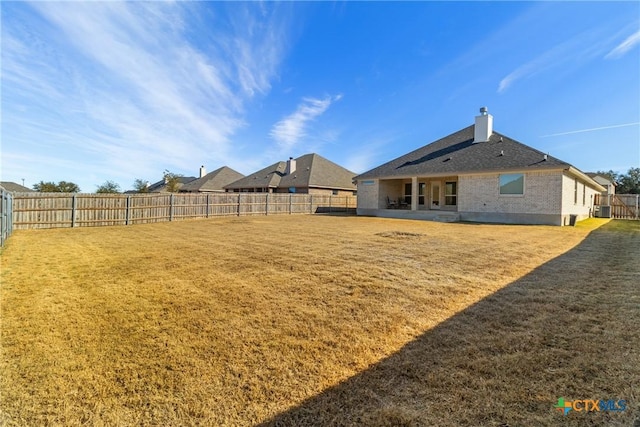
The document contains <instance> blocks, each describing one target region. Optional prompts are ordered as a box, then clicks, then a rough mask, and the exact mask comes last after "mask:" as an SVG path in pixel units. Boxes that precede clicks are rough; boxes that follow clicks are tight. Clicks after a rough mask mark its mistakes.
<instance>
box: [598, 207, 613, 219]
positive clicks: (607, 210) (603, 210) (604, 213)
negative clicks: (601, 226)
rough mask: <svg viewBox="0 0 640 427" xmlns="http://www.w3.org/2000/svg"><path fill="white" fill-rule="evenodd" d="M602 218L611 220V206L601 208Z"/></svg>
mask: <svg viewBox="0 0 640 427" xmlns="http://www.w3.org/2000/svg"><path fill="white" fill-rule="evenodd" d="M600 218H611V206H600Z"/></svg>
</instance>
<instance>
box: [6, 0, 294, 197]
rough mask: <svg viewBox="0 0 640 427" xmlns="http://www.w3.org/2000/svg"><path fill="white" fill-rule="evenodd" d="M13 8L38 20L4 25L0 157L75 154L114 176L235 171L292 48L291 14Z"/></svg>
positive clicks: (118, 6)
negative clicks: (251, 109) (253, 121)
mask: <svg viewBox="0 0 640 427" xmlns="http://www.w3.org/2000/svg"><path fill="white" fill-rule="evenodd" d="M12 7H15V8H16V11H17V12H16V14H17V13H18V12H20V13H22V14H23V15H24V16H25V18H31V19H32V20H31V21H29V20H25V22H18V21H19V20H18V19H15V21H11V20H6V17H7V15H8V14H5V17H3V31H2V48H3V63H2V79H3V91H4V94H5V95H6V96H7V102H6V104H5V103H3V104H4V105H3V109H4V111H3V113H4V115H5V119H3V122H5V123H7V124H8V125H9V126H12V128H11V133H10V134H11V135H12V136H11V139H10V140H8V138H4V141H3V145H4V147H3V151H5V152H7V151H12V152H14V153H16V155H17V154H19V153H27V152H29V150H31V149H32V148H33V145H34V144H41V147H40V148H41V149H42V150H43V151H53V150H55V151H56V152H57V153H58V156H61V157H62V156H64V155H65V154H64V151H65V150H70V151H72V152H73V154H67V156H69V157H73V155H77V154H78V153H83V154H84V155H83V156H82V158H83V159H84V162H83V163H84V164H85V167H86V168H87V169H102V168H105V169H106V168H109V167H112V168H113V169H114V172H113V173H114V175H115V174H120V175H123V174H124V175H125V176H129V177H136V178H137V177H140V178H144V177H141V176H140V175H139V173H141V171H147V170H151V169H153V170H157V171H158V173H159V172H161V171H162V170H163V169H165V168H169V169H172V170H184V169H189V170H191V169H194V170H195V167H196V166H197V165H200V164H202V163H203V162H206V161H207V160H208V159H211V160H212V161H215V162H216V163H225V162H228V161H229V160H230V159H232V158H233V156H234V154H233V150H232V145H231V140H232V137H233V135H234V133H235V132H237V131H238V130H239V129H240V128H242V127H244V126H246V123H245V119H244V109H245V105H246V104H247V102H248V101H250V100H251V99H252V98H253V97H254V96H256V95H258V94H260V95H264V94H266V93H268V92H269V90H270V88H271V86H270V84H271V83H270V82H271V81H272V80H273V79H274V78H277V72H278V67H279V65H280V63H281V61H282V58H283V56H284V53H285V51H286V46H287V29H288V19H289V17H288V15H287V11H286V10H282V9H283V8H285V9H286V5H285V6H281V5H275V4H273V5H271V4H266V5H253V4H243V5H242V6H240V5H238V6H237V7H234V8H233V9H232V8H227V5H226V4H224V3H216V4H211V3H206V2H205V3H200V2H184V3H183V2H175V3H164V2H161V3H156V2H142V3H140V2H90V3H75V2H73V3H49V2H41V3H33V4H31V5H29V6H26V5H22V6H18V5H14V6H12ZM18 7H21V8H22V9H21V10H20V11H18ZM211 7H214V8H215V11H211V10H209V8H211ZM27 9H28V11H27V12H25V11H24V10H27ZM205 9H206V10H205ZM34 11H35V12H36V14H34ZM227 11H231V12H230V13H228V14H225V13H226V12H227ZM204 14H206V15H207V19H203V18H201V16H202V15H204ZM42 20H44V21H46V22H47V24H48V25H38V21H42ZM3 96H4V95H3ZM3 125H4V123H3ZM36 141H37V142H36ZM123 172H124V173H123ZM147 178H149V179H153V178H154V177H147ZM131 181H132V179H131ZM125 185H126V184H125Z"/></svg>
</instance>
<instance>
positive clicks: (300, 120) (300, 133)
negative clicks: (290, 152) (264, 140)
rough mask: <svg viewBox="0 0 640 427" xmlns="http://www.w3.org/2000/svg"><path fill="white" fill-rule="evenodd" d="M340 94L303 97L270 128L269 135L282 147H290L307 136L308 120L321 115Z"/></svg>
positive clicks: (337, 99) (339, 97)
mask: <svg viewBox="0 0 640 427" xmlns="http://www.w3.org/2000/svg"><path fill="white" fill-rule="evenodd" d="M340 99H342V95H336V96H326V97H324V98H322V99H318V98H303V100H302V103H301V104H300V105H298V108H297V109H296V111H294V112H293V113H291V114H290V115H288V116H287V117H285V118H284V119H282V120H280V121H279V122H278V123H276V124H275V125H273V127H272V128H271V132H270V135H271V137H272V138H273V139H274V140H275V141H276V142H277V143H278V145H279V146H280V147H281V148H283V149H290V148H291V147H293V146H294V145H296V144H297V143H298V142H299V141H300V139H302V138H304V137H305V136H307V127H308V125H309V123H310V122H312V121H313V120H315V119H316V118H317V117H318V116H320V115H322V114H323V113H324V112H325V111H327V109H328V108H329V107H330V106H331V104H332V103H334V102H336V101H339V100H340Z"/></svg>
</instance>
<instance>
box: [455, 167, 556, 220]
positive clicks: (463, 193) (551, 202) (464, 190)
mask: <svg viewBox="0 0 640 427" xmlns="http://www.w3.org/2000/svg"><path fill="white" fill-rule="evenodd" d="M498 177H499V174H497V173H496V174H478V175H460V176H459V177H458V211H459V212H500V213H517V214H520V213H525V214H555V215H560V213H561V210H562V205H561V203H562V195H561V188H562V187H561V186H562V172H560V171H557V172H527V173H525V178H524V179H525V182H524V195H523V196H505V195H500V194H499V184H498V183H499V180H498V179H499V178H498Z"/></svg>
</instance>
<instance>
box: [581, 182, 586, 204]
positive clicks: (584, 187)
mask: <svg viewBox="0 0 640 427" xmlns="http://www.w3.org/2000/svg"><path fill="white" fill-rule="evenodd" d="M586 204H587V186H586V185H585V184H582V206H584V205H586Z"/></svg>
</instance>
